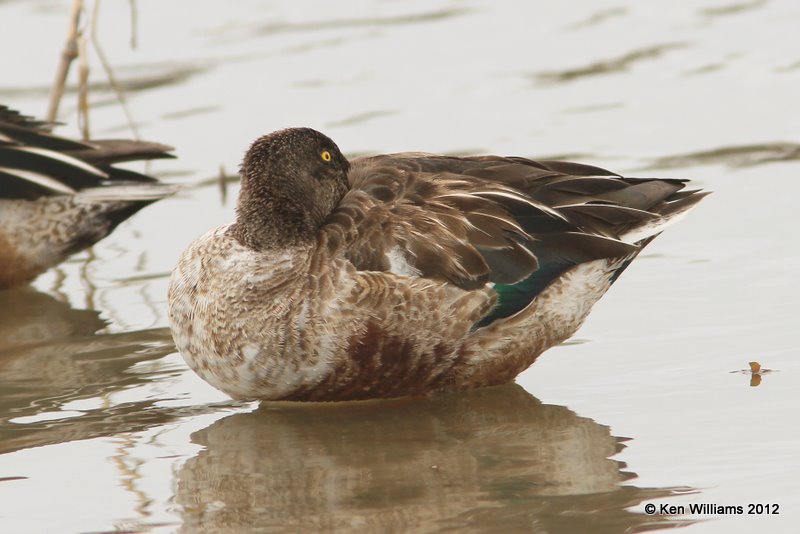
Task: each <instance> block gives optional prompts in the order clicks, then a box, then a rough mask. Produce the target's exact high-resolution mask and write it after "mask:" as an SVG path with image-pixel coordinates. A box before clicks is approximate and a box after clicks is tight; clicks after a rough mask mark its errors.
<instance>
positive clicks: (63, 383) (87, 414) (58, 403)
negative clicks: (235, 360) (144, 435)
mask: <svg viewBox="0 0 800 534" xmlns="http://www.w3.org/2000/svg"><path fill="white" fill-rule="evenodd" d="M105 326H106V322H105V321H103V320H102V319H101V318H100V314H99V313H98V312H96V311H92V310H78V309H74V308H72V307H71V306H70V305H69V304H68V303H66V302H62V301H60V300H58V299H56V298H54V297H52V296H50V295H47V294H45V293H40V292H38V291H36V290H34V289H32V288H20V289H13V290H8V291H0V391H2V394H0V454H3V453H8V452H11V451H14V450H19V449H23V448H28V447H35V446H40V445H46V444H51V443H61V442H65V441H71V440H77V439H88V438H92V437H97V436H105V435H112V434H114V433H118V432H122V431H126V430H141V429H144V428H148V427H150V426H153V425H156V424H159V423H163V422H165V421H167V420H172V419H174V418H176V417H178V416H180V415H186V414H185V413H182V412H181V411H180V410H175V409H172V411H171V412H170V411H167V410H164V409H159V408H154V407H153V404H154V402H153V400H150V399H148V400H144V401H140V402H128V403H124V404H114V403H113V402H108V396H109V395H110V394H113V393H114V392H118V391H122V390H124V389H128V388H131V387H135V386H136V385H139V384H143V383H146V382H148V381H153V380H156V379H157V378H158V377H160V376H163V374H164V370H163V369H159V368H156V369H154V370H141V371H140V370H139V369H135V370H134V369H132V368H133V366H134V365H135V364H137V363H140V362H145V361H152V360H156V359H159V358H162V357H164V356H166V355H167V354H170V353H172V352H174V346H173V344H172V341H171V337H170V334H169V330H168V329H153V330H141V331H137V332H126V333H119V334H116V333H104V332H102V329H103V328H105ZM156 367H158V366H156ZM176 372H177V371H176ZM84 399H94V400H95V401H96V402H94V403H93V404H94V405H102V406H99V407H98V408H96V409H87V410H84V411H82V412H81V414H82V415H80V417H68V414H64V417H60V416H59V414H60V413H62V412H61V410H62V409H63V408H64V406H66V405H68V403H70V402H71V401H76V400H84ZM42 413H48V414H52V418H50V417H49V418H47V419H48V420H46V421H45V420H41V421H38V422H32V423H25V424H17V423H15V422H12V421H18V420H20V419H21V418H26V417H27V418H33V419H34V420H37V418H38V417H40V414H42Z"/></svg>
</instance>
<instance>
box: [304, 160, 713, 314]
mask: <svg viewBox="0 0 800 534" xmlns="http://www.w3.org/2000/svg"><path fill="white" fill-rule="evenodd" d="M349 179H350V183H351V190H350V191H349V192H348V193H347V194H346V195H345V197H344V198H343V199H342V201H341V202H340V203H339V206H338V208H337V209H336V210H335V211H334V212H333V214H332V215H331V216H330V217H329V219H328V221H327V224H326V225H325V227H324V228H323V229H322V231H321V232H320V236H322V237H321V239H323V240H325V242H326V245H327V246H328V247H329V248H331V249H335V248H341V249H342V252H343V253H344V255H345V256H346V257H347V258H348V259H349V260H350V261H351V262H352V263H353V264H354V265H355V267H356V268H357V269H359V270H364V271H391V272H394V273H395V274H405V275H413V276H419V277H427V278H432V279H440V280H442V279H443V280H447V281H448V282H450V283H452V284H455V285H457V286H459V287H461V288H462V289H476V288H479V287H482V286H484V285H485V284H486V283H491V284H493V285H494V290H495V291H496V292H497V293H498V295H499V297H500V298H499V301H500V302H499V305H498V306H497V307H496V309H495V310H494V311H493V312H492V314H491V315H490V316H488V317H486V318H484V319H483V321H482V323H481V324H488V323H490V322H492V321H494V320H495V319H497V318H500V317H507V316H509V315H511V314H513V313H515V312H517V311H519V310H521V309H523V308H524V307H525V306H526V305H527V304H529V303H530V302H531V301H532V300H533V298H535V297H536V295H537V294H539V293H540V292H541V291H542V290H543V289H544V288H545V287H547V285H548V284H549V283H551V282H552V281H553V280H555V279H556V278H557V277H558V276H559V275H560V274H562V273H563V272H564V271H565V270H567V269H569V268H570V267H573V266H575V265H578V264H581V263H585V262H589V261H592V260H597V259H604V258H633V257H635V255H636V254H638V252H639V251H640V250H641V248H642V247H643V246H644V245H645V244H646V242H648V241H649V239H648V238H650V237H652V236H653V235H655V234H657V233H658V232H659V231H660V228H661V227H662V226H663V225H664V224H665V223H666V222H667V219H669V218H670V217H671V216H673V215H675V214H678V213H680V212H683V211H685V210H687V209H688V208H690V207H691V206H692V205H694V204H695V203H696V202H698V201H699V200H700V198H702V196H703V194H701V193H697V192H688V193H687V192H684V191H681V190H682V189H683V188H684V182H685V181H684V180H677V179H647V178H624V177H622V176H619V175H617V174H614V173H612V172H609V171H606V170H604V169H600V168H598V167H594V166H589V165H581V164H578V163H571V162H561V161H538V162H537V161H533V160H529V159H525V158H519V157H513V158H505V157H499V156H479V157H467V158H456V157H446V156H433V155H428V154H419V153H403V154H392V155H384V156H376V157H367V158H359V159H356V160H354V161H353V162H352V168H351V170H350V173H349ZM637 230H641V231H638V232H637ZM629 237H633V238H634V239H630V238H629ZM624 265H625V266H626V265H627V262H626V263H625V264H624ZM623 268H624V267H623Z"/></svg>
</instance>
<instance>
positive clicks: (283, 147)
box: [169, 129, 703, 400]
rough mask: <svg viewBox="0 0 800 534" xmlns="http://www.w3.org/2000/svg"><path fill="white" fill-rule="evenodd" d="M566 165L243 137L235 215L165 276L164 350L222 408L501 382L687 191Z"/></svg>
mask: <svg viewBox="0 0 800 534" xmlns="http://www.w3.org/2000/svg"><path fill="white" fill-rule="evenodd" d="M683 187H684V184H683V181H681V180H660V179H628V178H622V177H620V176H617V175H615V174H613V173H609V172H608V171H604V170H602V169H598V168H596V167H590V166H585V165H580V164H575V163H567V162H534V161H531V160H527V159H523V158H502V157H496V156H480V157H472V158H453V157H441V156H432V155H427V154H394V155H386V156H376V157H371V158H360V159H356V160H354V161H353V162H352V163H350V162H348V161H347V160H346V159H345V158H344V156H342V155H341V153H340V152H339V149H338V148H337V147H336V145H335V144H334V143H333V142H332V141H331V140H330V139H328V138H327V137H325V136H323V135H322V134H320V133H318V132H315V131H313V130H309V129H290V130H283V131H280V132H276V133H273V134H270V135H268V136H265V137H263V138H261V139H259V140H257V141H256V142H255V143H254V144H253V146H252V147H251V148H250V151H249V152H248V154H247V155H246V157H245V160H244V163H243V165H242V191H241V194H240V198H239V203H238V206H237V220H236V222H235V223H233V224H232V225H230V226H227V227H222V228H218V229H216V230H213V231H211V232H209V233H208V234H206V235H205V236H203V237H201V238H200V239H198V240H197V241H195V243H193V244H192V245H191V246H190V247H189V249H187V250H186V251H185V252H184V253H183V255H182V256H181V259H180V260H179V264H178V267H177V268H176V270H175V272H174V273H173V277H172V281H171V284H170V294H169V306H170V320H171V325H172V330H173V337H174V338H175V341H176V344H177V346H178V348H179V350H180V351H181V353H182V354H183V356H184V358H185V359H186V360H187V362H188V363H189V365H190V366H191V367H192V368H193V369H194V370H195V371H197V372H198V373H199V374H200V376H202V377H203V378H204V379H205V380H207V381H208V382H209V383H211V384H212V385H214V386H215V387H217V388H219V389H221V390H222V391H224V392H226V393H228V394H229V395H231V396H233V397H237V398H261V399H283V400H351V399H366V398H385V397H397V396H405V395H420V394H426V393H429V392H432V391H438V390H443V389H464V388H474V387H481V386H489V385H495V384H501V383H505V382H509V381H512V380H513V379H514V377H515V376H516V375H517V374H519V373H520V372H521V371H523V370H524V369H526V368H527V367H528V366H530V365H531V364H532V363H533V361H534V360H535V359H536V357H537V356H538V355H539V354H540V353H541V352H543V351H544V350H546V349H547V348H549V347H551V346H553V345H555V344H558V343H560V342H562V341H564V340H565V339H567V338H568V337H569V336H571V335H572V334H573V333H574V332H575V331H576V330H577V328H578V327H579V326H580V324H581V323H582V322H583V320H584V319H585V317H586V315H587V314H588V312H589V310H590V309H591V306H592V305H593V304H594V302H596V301H597V299H599V298H600V296H602V294H603V293H604V292H605V291H606V290H607V289H608V287H609V286H610V285H611V284H612V283H613V281H614V280H615V279H616V277H617V276H618V275H619V273H620V272H621V271H622V270H623V269H624V268H625V267H626V266H627V264H628V263H629V262H630V261H631V260H632V259H633V258H634V257H635V256H636V254H638V252H639V251H640V250H641V248H642V247H643V246H644V245H645V244H646V243H647V242H649V240H650V239H652V237H653V236H655V235H656V234H657V233H658V232H660V230H661V228H663V226H665V225H666V224H667V223H669V222H671V221H672V220H674V219H675V218H676V217H677V216H678V215H680V214H682V213H683V212H685V211H686V210H688V209H689V208H691V207H692V206H693V205H694V204H696V203H697V201H698V200H699V199H700V198H701V197H702V196H703V194H702V193H698V192H691V191H683Z"/></svg>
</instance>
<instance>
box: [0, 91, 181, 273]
mask: <svg viewBox="0 0 800 534" xmlns="http://www.w3.org/2000/svg"><path fill="white" fill-rule="evenodd" d="M52 126H53V125H52V124H50V123H46V122H42V121H37V120H34V119H32V118H30V117H27V116H24V115H21V114H19V113H18V112H17V111H14V110H12V109H9V108H8V107H6V106H0V289H5V288H10V287H14V286H19V285H24V284H27V283H29V282H31V281H33V280H34V279H35V278H36V277H37V276H38V275H40V274H41V273H43V272H44V271H46V270H47V269H49V268H51V267H54V266H55V265H58V264H59V263H61V262H62V261H64V260H65V259H66V258H67V257H69V256H70V255H71V254H74V253H76V252H79V251H81V250H84V249H86V248H88V247H90V246H92V245H93V244H95V243H96V242H98V241H99V240H101V239H103V238H104V237H106V236H107V235H108V234H109V233H111V231H112V230H113V229H114V228H115V227H116V226H117V225H118V224H119V223H121V222H122V221H124V220H125V219H127V218H128V217H130V216H131V215H133V214H134V213H136V212H137V211H139V210H140V209H142V208H143V207H145V206H147V205H148V204H151V203H153V202H155V201H157V200H159V199H162V198H164V197H166V196H169V195H170V194H172V193H173V192H174V188H173V187H171V186H169V185H166V184H162V183H160V182H158V181H157V180H156V179H155V178H152V177H150V176H147V175H145V174H141V173H138V172H134V171H130V170H127V169H122V168H119V167H116V166H115V164H117V163H122V162H126V161H136V160H149V159H156V158H170V157H172V156H171V155H170V154H169V152H170V151H171V150H172V148H170V147H168V146H165V145H161V144H158V143H149V142H144V141H130V140H93V141H86V142H84V141H76V140H73V139H68V138H65V137H60V136H57V135H54V134H53V133H52V131H51V130H52Z"/></svg>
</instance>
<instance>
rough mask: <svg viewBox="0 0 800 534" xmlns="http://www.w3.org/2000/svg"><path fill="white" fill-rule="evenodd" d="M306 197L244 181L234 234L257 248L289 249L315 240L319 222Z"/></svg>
mask: <svg viewBox="0 0 800 534" xmlns="http://www.w3.org/2000/svg"><path fill="white" fill-rule="evenodd" d="M304 200H306V199H300V200H299V201H298V200H297V199H296V198H292V197H291V196H288V195H279V194H274V193H273V192H267V191H263V190H252V189H251V188H250V187H247V186H245V185H244V184H243V187H242V190H241V192H240V193H239V200H238V203H237V206H236V222H235V223H234V224H233V225H232V226H231V228H230V232H231V235H233V237H234V238H235V239H236V240H237V241H239V243H241V244H242V245H244V246H245V247H248V248H251V249H253V250H257V251H265V250H276V249H285V248H289V247H294V246H298V245H301V244H303V243H308V242H310V241H313V240H314V239H315V236H316V233H317V227H318V224H317V223H316V222H315V221H314V220H313V217H312V215H311V213H309V210H308V208H307V206H306V205H304V203H303V201H304Z"/></svg>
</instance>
